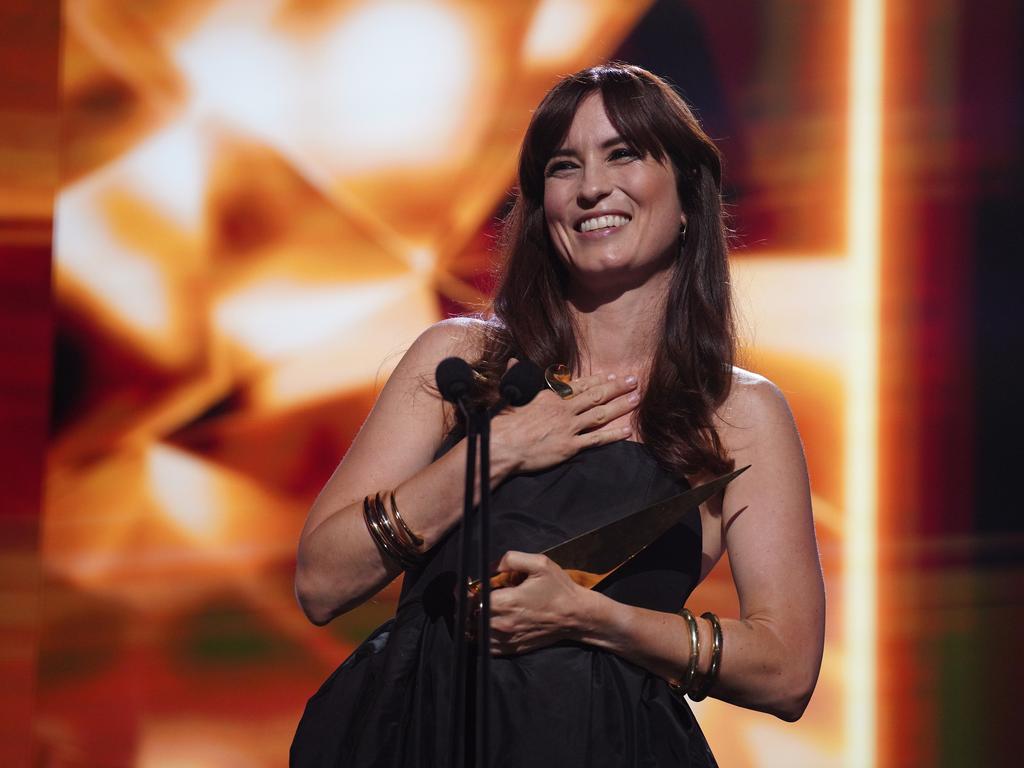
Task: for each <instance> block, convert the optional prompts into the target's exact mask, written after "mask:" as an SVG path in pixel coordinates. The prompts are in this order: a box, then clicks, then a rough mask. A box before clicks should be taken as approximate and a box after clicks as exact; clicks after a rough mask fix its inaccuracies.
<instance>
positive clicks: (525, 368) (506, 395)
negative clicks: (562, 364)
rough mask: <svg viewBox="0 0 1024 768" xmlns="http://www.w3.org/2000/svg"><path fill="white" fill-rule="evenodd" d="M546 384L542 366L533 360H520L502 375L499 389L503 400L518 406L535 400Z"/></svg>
mask: <svg viewBox="0 0 1024 768" xmlns="http://www.w3.org/2000/svg"><path fill="white" fill-rule="evenodd" d="M546 386H547V382H546V381H545V380H544V371H542V370H541V369H540V366H538V365H537V364H536V363H534V362H532V361H531V360H520V361H519V362H518V363H516V364H515V365H513V366H512V367H511V368H509V369H508V371H507V372H506V373H505V375H504V376H502V377H501V383H500V384H499V385H498V391H499V392H500V393H501V399H502V400H504V401H505V402H507V403H508V404H509V405H511V406H515V407H518V406H520V405H526V404H527V403H528V402H530V401H531V400H533V398H535V397H536V396H537V393H538V392H540V391H541V390H542V389H544V388H545V387H546Z"/></svg>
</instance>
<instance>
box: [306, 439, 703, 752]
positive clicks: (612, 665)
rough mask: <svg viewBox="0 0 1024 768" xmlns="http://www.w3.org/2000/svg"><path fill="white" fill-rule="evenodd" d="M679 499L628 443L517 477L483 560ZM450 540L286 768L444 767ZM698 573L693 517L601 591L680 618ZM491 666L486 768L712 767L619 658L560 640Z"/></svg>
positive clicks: (453, 558) (653, 687) (346, 671)
mask: <svg viewBox="0 0 1024 768" xmlns="http://www.w3.org/2000/svg"><path fill="white" fill-rule="evenodd" d="M685 488H686V486H685V484H682V483H680V482H679V481H677V480H675V479H674V478H673V477H672V476H671V475H669V474H668V473H667V472H665V471H664V470H663V469H661V467H660V466H659V465H658V464H657V463H656V461H655V460H654V458H653V456H652V455H651V454H650V452H649V451H648V450H647V448H646V447H644V446H643V445H641V444H639V443H635V442H625V441H623V442H617V443H612V444H610V445H605V446H601V447H597V448H592V449H588V450H586V451H583V452H581V453H579V454H577V455H576V456H574V457H573V458H571V459H570V460H568V461H566V462H565V463H563V464H560V465H558V466H557V467H553V468H551V469H547V470H544V471H542V472H537V473H534V474H527V475H518V476H516V477H513V478H511V479H509V480H508V481H507V482H505V483H503V484H502V485H501V486H499V487H498V488H497V489H495V491H494V494H493V495H492V513H491V514H492V521H493V522H492V533H491V538H492V540H493V550H492V553H491V558H492V561H497V560H498V559H499V557H500V556H501V555H502V554H504V553H505V552H506V551H507V550H510V549H517V550H521V551H525V552H539V551H542V550H544V549H546V548H547V547H549V546H552V545H554V544H557V543H558V542H560V541H563V540H565V539H567V538H569V537H571V536H575V535H577V534H580V533H583V532H584V531H588V530H590V529H592V528H594V527H596V526H598V525H600V524H602V523H604V522H610V521H611V520H614V519H616V518H618V517H620V516H621V515H623V514H626V513H628V512H631V511H635V510H637V509H639V508H640V507H641V506H643V505H647V504H651V503H654V502H656V501H659V500H661V499H664V498H667V497H669V496H672V495H674V494H676V493H679V492H681V491H682V490H685ZM457 542H458V537H457V536H454V535H451V534H449V535H448V536H447V537H446V538H445V539H443V540H442V541H441V542H440V543H439V544H438V545H437V546H436V547H435V548H434V549H433V551H432V552H431V553H430V555H429V557H428V559H427V561H426V562H425V563H424V565H423V566H422V568H421V569H420V570H417V571H415V572H409V573H407V574H406V576H405V582H404V584H403V587H402V593H401V597H400V598H399V603H398V609H397V612H396V615H395V617H394V618H393V619H391V620H390V621H388V622H386V623H385V624H384V625H383V626H381V627H379V628H378V629H377V630H375V631H374V632H373V634H371V635H370V637H369V638H367V640H366V641H365V642H364V643H363V644H362V645H361V646H360V647H359V648H358V649H356V650H355V651H354V652H353V653H352V655H351V656H349V657H348V659H346V660H345V662H344V663H343V664H342V665H341V666H340V667H338V669H337V670H336V671H335V672H334V673H333V674H332V675H331V676H330V677H329V678H327V680H326V681H325V682H324V684H323V685H322V686H321V687H320V690H318V691H317V692H316V693H315V694H314V695H313V697H312V698H311V699H310V700H309V702H308V703H307V705H306V710H305V713H304V714H303V716H302V719H301V721H300V722H299V726H298V730H297V731H296V734H295V739H294V741H293V743H292V747H291V753H290V754H291V765H292V766H294V767H295V768H307V767H311V766H318V767H320V766H332V767H334V766H339V767H340V766H344V767H345V768H369V766H376V767H383V766H402V768H427V767H428V766H431V767H434V768H445V766H447V765H448V763H449V753H450V747H449V730H450V717H451V699H452V697H451V684H452V680H451V669H452V661H453V659H454V656H455V645H454V642H453V637H454V633H453V623H454V622H453V620H452V614H453V612H454V605H455V600H454V598H453V587H454V583H455V569H456V564H457ZM700 565H701V524H700V515H699V513H698V512H696V511H694V512H693V513H691V514H690V515H688V516H687V517H686V518H685V519H684V520H683V522H681V523H680V524H678V525H676V526H675V527H674V528H672V529H671V530H669V531H668V532H667V533H666V534H664V535H663V536H662V537H660V538H659V539H658V540H657V541H656V542H654V543H653V544H652V545H651V546H649V547H648V548H647V549H645V550H644V551H643V552H642V553H641V554H640V555H638V556H637V557H635V558H633V560H631V561H630V562H629V563H627V564H626V565H625V566H623V567H622V568H620V569H619V570H618V571H616V572H615V573H614V574H613V575H612V576H611V577H609V578H608V579H606V580H605V582H604V583H603V584H602V585H601V591H602V592H605V593H606V594H607V595H608V596H609V597H612V598H614V599H615V600H618V601H620V602H623V603H628V604H631V605H635V606H640V607H644V608H650V609H653V610H658V611H669V612H674V611H677V610H679V608H681V607H682V605H683V604H684V602H685V601H686V599H687V597H688V596H689V594H690V592H691V590H693V588H694V587H695V586H696V584H697V581H698V579H699V576H700ZM679 642H680V643H683V642H685V637H684V636H682V635H681V636H680V638H679ZM490 667H491V675H492V680H493V687H492V691H491V713H492V722H491V726H490V741H491V753H492V754H491V759H490V765H492V766H495V768H506V767H507V768H546V767H547V766H552V768H575V767H577V766H578V767H579V768H584V767H585V768H603V767H604V766H608V767H609V768H611V767H612V766H614V767H615V768H625V767H626V766H673V767H675V766H715V765H716V763H715V760H714V757H712V755H711V751H710V749H709V748H708V745H707V742H706V741H705V739H704V735H703V733H701V730H700V728H699V726H698V725H697V722H696V720H695V719H694V717H693V714H692V713H691V711H690V708H689V707H688V706H687V704H686V703H685V702H684V701H682V700H680V699H679V698H678V697H676V696H675V695H674V694H673V693H672V692H671V690H670V689H669V687H668V684H667V683H666V682H665V681H664V680H663V679H661V678H660V677H657V676H656V675H653V674H651V673H650V672H648V671H647V670H645V669H643V668H642V667H639V666H637V665H635V664H632V663H630V662H629V661H626V660H624V659H622V658H621V657H619V656H616V655H615V654H612V653H609V652H607V651H603V650H600V649H598V648H595V647H593V646H589V645H584V644H580V643H569V642H563V643H558V644H557V645H553V646H549V647H547V648H542V649H540V650H537V651H533V652H531V653H526V654H522V655H520V656H510V657H495V658H493V659H492V662H491V665H490Z"/></svg>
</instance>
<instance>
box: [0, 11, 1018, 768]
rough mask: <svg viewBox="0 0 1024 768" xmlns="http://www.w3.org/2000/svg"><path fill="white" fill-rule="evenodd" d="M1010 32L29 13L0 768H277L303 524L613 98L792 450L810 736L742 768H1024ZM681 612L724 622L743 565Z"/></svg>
mask: <svg viewBox="0 0 1024 768" xmlns="http://www.w3.org/2000/svg"><path fill="white" fill-rule="evenodd" d="M1021 15H1022V12H1021V10H1020V9H1019V7H1018V4H1016V3H1012V2H1009V1H1007V2H994V1H993V2H981V3H969V2H966V0H940V2H924V1H923V0H906V1H905V2H881V1H880V0H873V1H872V2H868V1H867V0H850V1H849V2H839V1H828V2H814V3H811V2H798V1H797V0H764V1H763V2H753V1H752V0H736V2H730V3H717V2H711V1H710V0H706V1H705V0H692V1H690V2H684V0H659V1H657V2H635V3H624V2H612V1H611V0H607V1H604V2H584V0H539V1H538V2H505V3H480V2H469V1H468V0H466V1H463V2H456V1H455V0H451V1H443V0H429V1H428V0H423V1H421V2H342V1H335V0H290V1H288V0H246V1H244V2H243V1H242V0H236V1H235V2H231V1H230V0H149V1H148V2H145V3H139V2H130V1H129V0H117V1H114V0H74V2H68V3H65V4H64V5H63V7H62V6H61V4H60V3H58V2H52V0H37V1H36V2H28V0H17V1H16V2H6V3H4V4H3V8H2V11H0V20H2V24H0V30H2V32H0V34H2V45H0V72H2V74H3V77H2V79H0V116H2V120H0V157H2V164H0V174H2V175H0V247H2V248H3V258H2V261H0V280H2V283H0V297H2V298H0V322H2V336H0V366H2V373H0V419H2V425H3V430H2V432H0V462H2V464H0V466H2V472H3V497H2V502H0V504H2V508H0V574H2V579H0V590H2V591H0V600H2V606H3V610H2V611H0V626H2V632H3V636H2V646H0V651H2V657H0V669H2V670H3V680H4V685H3V687H2V690H0V708H2V709H0V719H2V722H3V723H4V726H3V732H2V733H0V764H3V765H39V766H121V765H124V766H129V765H130V766H145V767H147V768H148V767H151V766H152V767H154V768H156V767H164V766H277V765H284V764H285V762H286V751H287V745H288V743H289V740H290V737H291V735H292V733H293V731H294V727H295V724H296V722H297V719H298V717H299V714H300V713H301V709H302V706H303V704H304V701H305V699H306V698H307V697H308V696H309V695H310V694H311V693H312V692H313V691H314V690H315V689H316V687H317V686H318V685H319V683H320V682H321V681H322V679H323V678H324V677H325V676H326V675H327V674H328V673H329V672H330V670H332V669H333V668H334V667H335V666H337V664H338V663H340V661H341V660H343V659H344V658H345V656H346V655H347V654H348V653H349V652H350V650H351V649H352V648H353V647H355V645H356V644H358V642H359V641H360V640H361V638H362V637H364V636H365V635H366V634H367V633H368V632H369V631H370V630H371V629H372V628H373V627H374V626H376V625H377V624H379V623H380V622H381V621H383V620H384V619H385V618H387V617H388V616H389V615H390V612H391V611H392V609H393V605H394V597H395V595H396V587H397V585H392V587H390V588H388V589H386V590H385V591H384V592H383V593H381V595H379V596H378V597H377V598H376V599H375V600H373V601H371V602H369V603H367V604H366V605H364V606H363V607H361V608H359V609H357V610H355V611H353V612H351V613H350V614H348V615H346V616H344V617H342V618H340V619H338V620H336V621H335V622H333V623H332V624H331V625H329V626H328V627H326V628H320V629H318V628H315V627H312V626H311V625H309V624H308V623H307V622H306V621H305V620H304V619H303V617H302V615H301V613H300V612H299V610H298V608H297V606H296V604H295V601H294V597H293V595H292V574H293V569H294V551H295V544H296V540H297V535H298V531H299V528H300V527H301V524H302V520H303V517H304V515H305V511H306V509H307V508H308V505H309V504H310V502H311V501H312V498H313V497H314V496H315V494H316V492H317V491H318V489H319V488H320V487H321V485H322V484H323V482H324V481H325V479H326V478H327V476H328V475H329V473H330V472H331V471H332V470H333V468H334V466H335V465H336V463H337V462H338V460H339V459H340V457H341V456H343V455H344V452H345V450H346V448H347V446H348V444H349V443H350V441H351V439H352V437H353V436H354V434H355V431H356V430H357V429H358V427H359V424H360V423H361V421H362V419H363V418H364V417H365V414H366V412H367V410H368V408H369V406H370V404H371V403H372V400H373V397H374V395H375V393H376V391H378V390H379V388H380V386H381V385H382V384H383V381H384V380H385V379H386V376H387V374H388V371H389V370H390V369H391V368H392V367H393V366H394V364H395V362H397V359H398V358H399V356H400V354H401V352H402V350H403V349H405V348H406V347H407V346H408V344H409V343H410V342H411V341H412V340H413V339H414V338H415V336H416V335H417V334H418V333H419V332H420V331H421V330H422V329H423V328H425V327H426V326H427V325H429V324H430V323H432V322H434V321H436V320H438V319H440V318H442V317H445V316H449V315H453V314H461V313H466V312H471V311H475V310H477V309H479V308H481V307H482V306H484V305H485V302H486V298H487V295H488V291H489V289H490V286H491V281H490V277H489V275H490V269H491V267H492V265H493V260H494V257H495V255H494V252H493V243H494V237H495V235H496V233H497V231H498V230H497V222H498V220H499V219H500V216H501V215H502V213H503V212H504V211H505V210H506V209H507V205H508V201H509V194H510V185H511V184H512V180H513V171H514V165H515V159H516V150H517V146H518V142H519V140H520V138H521V136H522V132H523V130H524V128H525V125H526V123H527V121H528V119H529V115H530V110H531V109H532V108H533V106H534V105H535V104H536V102H537V101H538V100H539V98H540V97H541V96H542V95H543V93H544V92H545V91H546V90H547V88H548V87H550V85H551V84H552V83H553V82H554V80H555V79H556V78H557V77H558V76H559V75H561V74H565V73H567V72H571V71H573V70H575V69H578V68H580V67H583V66H587V65H590V64H594V63H597V62H600V61H603V60H606V59H608V58H620V59H624V60H628V61H632V62H635V63H637V64H640V65H642V66H645V67H648V68H650V69H652V70H653V71H655V72H657V73H659V74H661V75H663V76H666V77H668V78H669V79H670V80H671V81H672V82H673V83H674V84H675V85H676V86H677V87H678V88H679V89H680V91H681V92H682V93H683V94H684V95H685V96H686V97H687V98H688V99H689V100H690V101H691V102H692V103H693V104H694V106H695V107H696V109H697V111H698V113H699V115H700V117H701V118H702V120H703V122H704V124H705V127H706V128H707V130H708V132H709V133H710V134H711V135H712V136H713V137H714V138H715V139H716V140H717V141H718V143H719V146H720V147H721V149H722V151H723V152H724V154H725V156H726V177H727V188H726V198H727V202H728V204H729V211H730V213H731V215H732V221H731V224H732V227H733V228H734V230H735V253H734V258H733V262H732V267H733V282H734V286H735V290H736V294H737V301H738V302H739V306H740V308H741V316H742V330H743V336H744V350H743V354H744V361H745V363H746V364H747V365H748V366H749V367H752V368H754V369H756V370H758V371H760V372H762V373H764V374H765V375H767V376H769V377H770V378H772V379H773V380H775V381H776V382H777V383H778V384H779V385H780V386H781V387H782V389H783V390H784V391H785V393H786V395H787V397H788V399H789V401H790V403H791V405H792V407H793V409H794V412H795V414H796V417H797V421H798V424H799V426H800V429H801V433H802V435H803V437H804V441H805V446H806V449H807V454H808V460H809V464H810V470H811V480H812V486H813V493H814V511H815V519H816V524H817V530H818V536H819V542H820V545H821V551H822V563H823V567H824V569H825V574H826V580H827V589H828V600H829V614H828V631H827V645H826V653H825V660H824V664H823V667H822V675H821V679H820V682H819V685H818V689H817V691H816V693H815V696H814V699H813V700H812V703H811V705H810V707H809V708H808V710H807V713H806V714H805V716H804V718H803V719H802V720H801V721H799V722H798V723H796V724H786V723H782V722H780V721H777V720H774V719H773V718H771V717H769V716H767V715H762V714H758V713H753V712H748V711H745V710H741V709H738V708H735V707H731V706H729V705H725V704H722V703H721V702H717V701H710V700H709V701H707V702H704V703H702V704H699V705H695V706H694V709H695V711H696V712H697V716H698V718H699V719H700V721H701V724H702V727H703V728H704V730H705V732H706V733H707V735H708V738H709V740H710V742H711V744H712V747H713V748H714V750H715V753H716V755H717V756H718V758H719V761H720V763H721V764H722V765H723V766H726V765H727V766H776V765H785V766H815V767H816V766H831V765H835V766H869V765H880V766H889V765H892V766H918V765H943V766H945V765H949V766H954V765H1001V764H1005V765H1010V764H1013V759H1012V758H1013V757H1014V756H1015V753H1016V750H1011V744H1010V737H1011V736H1012V735H1013V734H1012V732H1011V729H1010V726H1011V722H1012V720H1013V718H1014V711H1015V710H1014V707H1015V704H1014V702H1015V697H1016V694H1017V692H1018V691H1019V688H1020V684H1021V683H1022V682H1024V675H1022V674H1021V672H1022V665H1021V663H1020V661H1018V660H1017V658H1016V657H1017V655H1018V653H1019V648H1020V644H1021V640H1022V633H1021V629H1020V627H1021V626H1022V619H1024V600H1022V598H1021V597H1020V595H1021V594H1022V588H1024V525H1022V523H1021V516H1020V503H1019V501H1017V493H1016V492H1015V487H1014V483H1013V480H1014V479H1015V470H1016V461H1017V460H1018V459H1019V457H1020V450H1019V448H1018V447H1017V442H1018V439H1019V437H1018V436H1019V435H1020V434H1021V429H1022V426H1024V425H1022V424H1021V421H1022V419H1021V416H1020V409H1019V407H1018V406H1017V403H1016V398H1015V397H1014V395H1015V394H1016V390H1015V387H1014V378H1015V377H1014V374H1015V372H1016V371H1017V370H1019V369H1021V367H1022V363H1024V361H1022V359H1021V357H1022V345H1021V328H1022V327H1024V323H1022V320H1024V317H1022V314H1024V313H1022V310H1021V301H1020V298H1019V290H1020V289H1019V286H1020V285H1021V284H1022V282H1021V280H1020V278H1021V276H1022V274H1021V273H1022V266H1021V263H1022V259H1021V257H1022V256H1024V248H1022V247H1021V246H1022V242H1021V235H1020V225H1019V212H1018V210H1019V206H1020V204H1021V202H1022V199H1024V196H1022V195H1021V171H1022V167H1021V166H1022V151H1021V137H1022V136H1024V124H1022V123H1024V120H1022V96H1021V94H1022V86H1024V78H1022V74H1024V67H1022V55H1021V51H1020V45H1019V39H1020V31H1021V23H1020V22H1021ZM692 605H693V606H694V607H695V608H698V609H700V610H705V609H708V608H710V609H714V610H718V611H719V612H720V613H723V614H725V615H736V612H737V607H736V600H735V595H734V590H733V587H732V582H731V579H730V576H729V570H728V565H727V563H724V562H723V563H722V564H720V565H719V566H718V567H717V568H716V569H715V571H714V572H713V573H712V575H711V576H710V577H709V579H708V580H707V582H706V583H705V584H704V585H702V587H701V588H700V590H699V591H698V593H697V594H695V596H694V598H693V600H692Z"/></svg>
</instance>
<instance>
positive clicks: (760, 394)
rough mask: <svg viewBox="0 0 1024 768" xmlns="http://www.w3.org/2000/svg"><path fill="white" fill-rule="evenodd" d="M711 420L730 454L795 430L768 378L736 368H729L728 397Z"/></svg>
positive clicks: (782, 398) (779, 393)
mask: <svg viewBox="0 0 1024 768" xmlns="http://www.w3.org/2000/svg"><path fill="white" fill-rule="evenodd" d="M714 420H715V428H716V429H717V430H718V434H719V437H720V438H721V439H722V442H723V444H724V445H725V447H726V450H727V451H729V452H730V453H735V452H736V451H737V450H739V449H742V448H744V447H749V445H750V444H751V441H758V440H759V439H760V438H765V437H771V436H776V435H778V434H779V433H780V432H783V433H791V432H792V433H795V430H796V426H795V424H794V422H793V414H792V411H790V408H789V403H787V402H786V396H785V395H784V394H783V393H782V390H781V389H779V387H778V386H776V385H775V383H774V382H772V381H771V380H770V379H768V378H766V377H764V376H762V375H760V374H758V373H754V372H753V371H747V370H745V369H743V368H737V367H734V368H733V376H732V386H731V388H730V390H729V395H728V397H726V399H725V401H724V402H723V403H722V405H721V406H719V408H718V410H717V411H716V412H715V417H714Z"/></svg>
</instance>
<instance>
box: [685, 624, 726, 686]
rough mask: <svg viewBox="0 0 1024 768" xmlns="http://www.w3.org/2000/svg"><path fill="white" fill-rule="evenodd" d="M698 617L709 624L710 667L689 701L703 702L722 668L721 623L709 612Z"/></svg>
mask: <svg viewBox="0 0 1024 768" xmlns="http://www.w3.org/2000/svg"><path fill="white" fill-rule="evenodd" d="M700 617H701V618H702V619H707V620H708V622H710V624H711V667H710V668H709V669H708V673H707V674H706V675H704V676H703V678H702V679H701V681H700V685H698V686H697V690H696V691H694V692H692V693H691V694H690V700H691V701H703V700H704V699H706V698H707V696H708V693H709V692H710V691H711V687H712V686H713V685H714V684H715V682H716V681H717V680H718V670H719V669H720V668H721V666H722V623H721V622H720V621H719V620H718V617H717V616H716V615H715V614H713V613H712V612H711V611H705V612H704V613H702V614H701V615H700Z"/></svg>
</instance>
